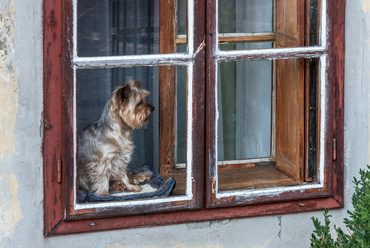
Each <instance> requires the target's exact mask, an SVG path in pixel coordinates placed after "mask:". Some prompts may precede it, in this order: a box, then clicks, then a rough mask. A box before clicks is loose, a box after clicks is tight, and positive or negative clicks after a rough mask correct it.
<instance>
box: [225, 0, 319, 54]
mask: <svg viewBox="0 0 370 248" xmlns="http://www.w3.org/2000/svg"><path fill="white" fill-rule="evenodd" d="M218 3H219V6H218V18H219V21H218V28H219V44H220V49H221V50H224V49H223V48H221V46H222V44H225V43H237V42H239V43H240V42H261V41H269V42H273V47H274V48H287V47H303V46H315V45H319V44H320V43H319V37H320V33H319V32H320V26H319V24H320V18H321V16H320V13H321V12H320V10H321V5H320V4H321V2H320V1H299V0H277V1H274V0H231V1H229V0H218ZM234 49H253V48H250V47H248V46H246V47H245V46H239V47H235V48H234ZM234 49H227V50H234Z"/></svg>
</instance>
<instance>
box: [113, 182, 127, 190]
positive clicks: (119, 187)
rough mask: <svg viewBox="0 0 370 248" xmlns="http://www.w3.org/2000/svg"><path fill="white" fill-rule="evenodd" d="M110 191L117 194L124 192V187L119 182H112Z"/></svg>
mask: <svg viewBox="0 0 370 248" xmlns="http://www.w3.org/2000/svg"><path fill="white" fill-rule="evenodd" d="M110 189H111V190H114V191H117V192H124V191H125V190H126V185H125V184H124V183H122V182H120V181H114V182H112V183H111V186H110Z"/></svg>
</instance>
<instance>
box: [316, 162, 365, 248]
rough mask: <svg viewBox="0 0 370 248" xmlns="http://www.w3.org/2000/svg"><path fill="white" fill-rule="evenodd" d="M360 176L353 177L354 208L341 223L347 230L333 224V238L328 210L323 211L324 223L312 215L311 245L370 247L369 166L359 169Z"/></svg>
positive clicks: (353, 247)
mask: <svg viewBox="0 0 370 248" xmlns="http://www.w3.org/2000/svg"><path fill="white" fill-rule="evenodd" d="M360 175H361V178H360V180H357V179H356V178H354V179H353V183H354V184H355V192H354V194H353V195H352V205H353V208H354V210H353V211H349V210H347V213H348V214H349V218H344V221H343V223H344V224H345V226H346V227H347V230H348V232H347V233H345V232H344V231H343V230H342V229H341V228H340V227H336V226H334V229H335V231H336V233H337V239H336V240H333V238H332V237H331V234H330V220H329V218H330V217H331V215H329V214H328V213H329V210H328V209H325V212H324V221H325V223H324V225H322V224H321V223H320V221H319V220H318V219H317V218H314V217H312V218H311V219H312V221H313V224H314V226H315V230H314V231H313V232H314V233H313V234H312V237H311V247H314V248H315V247H320V248H322V247H324V248H326V247H328V248H329V247H330V248H331V247H341V248H342V247H350V248H356V247H370V166H369V165H368V166H367V170H360Z"/></svg>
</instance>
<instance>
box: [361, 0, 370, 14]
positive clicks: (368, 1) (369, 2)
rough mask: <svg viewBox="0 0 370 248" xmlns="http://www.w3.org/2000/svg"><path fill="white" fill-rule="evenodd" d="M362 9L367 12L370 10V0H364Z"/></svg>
mask: <svg viewBox="0 0 370 248" xmlns="http://www.w3.org/2000/svg"><path fill="white" fill-rule="evenodd" d="M362 11H363V12H364V13H365V14H366V13H368V12H370V0H363V1H362Z"/></svg>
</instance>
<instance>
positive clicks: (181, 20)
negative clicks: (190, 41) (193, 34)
mask: <svg viewBox="0 0 370 248" xmlns="http://www.w3.org/2000/svg"><path fill="white" fill-rule="evenodd" d="M176 8H177V32H176V34H177V35H186V31H187V23H186V19H187V18H186V14H187V11H186V8H187V0H177V1H176Z"/></svg>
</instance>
